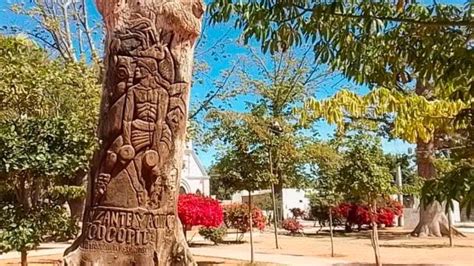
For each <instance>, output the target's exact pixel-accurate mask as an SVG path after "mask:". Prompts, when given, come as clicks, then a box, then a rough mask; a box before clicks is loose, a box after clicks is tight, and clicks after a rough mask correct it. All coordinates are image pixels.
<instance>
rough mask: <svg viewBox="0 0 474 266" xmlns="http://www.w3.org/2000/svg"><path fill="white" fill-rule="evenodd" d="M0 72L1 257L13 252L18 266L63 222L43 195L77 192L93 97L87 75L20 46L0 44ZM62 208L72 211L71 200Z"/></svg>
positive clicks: (90, 133)
mask: <svg viewBox="0 0 474 266" xmlns="http://www.w3.org/2000/svg"><path fill="white" fill-rule="evenodd" d="M0 68H1V69H2V76H1V78H0V98H1V101H2V102H1V105H0V158H1V162H2V163H0V187H1V188H2V191H7V192H8V193H7V195H12V196H11V197H9V198H8V200H5V201H3V200H2V201H1V202H2V207H4V208H5V209H4V214H5V215H4V216H3V219H4V221H5V222H2V223H0V224H1V226H2V228H1V230H0V231H1V232H2V233H1V237H0V238H1V239H2V242H3V243H2V244H3V245H2V247H3V248H4V249H6V250H12V249H15V250H18V251H21V253H22V261H23V262H22V263H23V264H25V263H26V254H27V251H28V250H30V249H33V248H35V247H37V246H38V244H39V242H40V241H41V240H42V239H43V238H44V237H45V236H46V235H47V234H52V233H54V232H53V231H54V230H56V229H54V227H53V225H58V226H60V225H64V222H61V219H65V218H68V217H67V216H65V215H64V210H63V209H62V207H61V204H62V202H61V201H57V197H56V196H57V193H56V195H53V193H52V191H50V190H51V189H52V188H53V187H54V186H56V185H70V187H68V188H69V189H67V191H62V192H63V193H62V194H63V195H67V194H74V193H73V191H76V192H77V193H76V194H79V195H81V193H80V192H79V191H81V190H82V192H83V191H84V190H83V188H82V187H76V186H74V180H75V179H74V174H75V173H77V172H79V171H82V172H85V171H86V169H87V165H88V160H89V157H90V156H91V153H92V150H93V149H94V146H95V137H94V136H95V134H94V131H95V120H96V115H97V111H96V108H95V104H96V103H97V102H98V98H99V95H98V90H97V87H96V85H95V78H94V76H95V75H94V72H93V71H92V70H91V69H89V68H88V67H87V66H85V65H83V64H76V63H65V62H63V61H61V60H50V59H48V56H47V54H46V53H45V52H44V51H43V50H42V49H40V48H38V47H37V46H36V45H35V44H33V43H32V42H31V41H30V40H27V39H24V38H15V37H4V36H0ZM77 87H80V88H82V91H80V92H78V91H77ZM71 95H73V96H74V97H71ZM65 200H66V201H67V202H68V203H69V204H70V206H71V210H72V211H73V206H72V204H71V203H72V202H73V201H74V199H72V198H67V197H66V198H65ZM61 211H62V212H61ZM25 214H28V215H26V216H25ZM3 226H7V227H8V228H3ZM69 237H71V235H70V236H69Z"/></svg>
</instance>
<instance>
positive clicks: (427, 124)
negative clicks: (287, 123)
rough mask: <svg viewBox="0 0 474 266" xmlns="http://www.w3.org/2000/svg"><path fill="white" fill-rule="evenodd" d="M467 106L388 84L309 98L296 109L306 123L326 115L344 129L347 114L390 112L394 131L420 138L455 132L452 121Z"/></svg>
mask: <svg viewBox="0 0 474 266" xmlns="http://www.w3.org/2000/svg"><path fill="white" fill-rule="evenodd" d="M465 106H466V105H465V103H463V102H462V101H450V100H434V101H428V100H427V99H426V98H425V97H423V96H418V95H416V94H414V93H413V94H403V93H401V92H398V91H391V90H388V89H386V88H378V89H375V90H373V91H371V92H369V93H368V94H366V95H363V96H360V95H357V94H356V93H354V92H351V91H349V90H346V89H345V90H341V91H340V92H338V93H337V94H335V95H334V96H333V97H331V98H329V99H326V100H317V99H314V98H313V99H310V100H308V101H307V102H306V103H305V105H304V107H303V109H300V110H298V111H297V112H299V114H300V116H301V120H302V122H303V123H305V122H307V121H311V120H314V119H316V118H323V119H326V120H327V121H328V123H330V124H335V125H337V126H338V127H339V128H340V129H344V127H345V126H346V123H347V122H348V118H350V119H366V120H367V121H377V120H381V119H382V118H383V117H384V116H390V120H391V122H392V123H391V124H392V125H393V126H392V127H391V134H392V135H393V136H395V137H399V138H402V139H404V140H406V141H409V142H416V141H417V139H421V140H424V141H428V140H430V139H431V137H432V136H433V134H434V133H435V130H438V131H439V130H442V131H444V132H452V131H453V130H454V127H453V126H452V123H451V122H452V120H453V118H454V117H455V116H456V115H457V114H458V113H459V111H460V110H461V109H463V108H464V107H465ZM461 126H462V125H461Z"/></svg>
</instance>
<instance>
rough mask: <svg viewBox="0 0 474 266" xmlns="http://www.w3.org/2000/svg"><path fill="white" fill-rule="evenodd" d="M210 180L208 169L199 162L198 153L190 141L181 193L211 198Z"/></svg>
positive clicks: (185, 157)
mask: <svg viewBox="0 0 474 266" xmlns="http://www.w3.org/2000/svg"><path fill="white" fill-rule="evenodd" d="M209 180H210V177H209V175H208V174H207V172H206V169H205V168H204V166H203V165H202V163H201V161H200V160H199V157H198V156H197V154H196V152H195V151H194V150H193V144H192V142H191V141H190V142H188V143H186V149H185V151H184V158H183V170H182V172H181V184H180V188H179V193H180V194H184V193H195V194H202V195H205V196H209V195H210V186H209Z"/></svg>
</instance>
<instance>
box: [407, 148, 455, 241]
mask: <svg viewBox="0 0 474 266" xmlns="http://www.w3.org/2000/svg"><path fill="white" fill-rule="evenodd" d="M434 150H435V145H434V143H433V141H431V142H428V143H425V142H423V141H421V140H420V141H418V143H417V148H416V151H417V166H418V175H419V176H421V177H422V178H424V179H425V180H429V179H432V178H435V177H436V168H435V166H434V164H433V160H434V158H433V156H434ZM411 234H412V235H413V236H419V237H426V236H436V237H442V236H448V235H449V224H448V218H447V217H446V215H445V213H444V210H443V207H442V205H441V204H440V203H439V202H437V201H435V202H433V203H431V204H429V205H428V206H423V204H421V205H420V221H419V222H418V225H417V226H416V227H415V229H414V230H413V231H412V233H411Z"/></svg>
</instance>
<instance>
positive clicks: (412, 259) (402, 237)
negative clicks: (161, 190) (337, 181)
mask: <svg viewBox="0 0 474 266" xmlns="http://www.w3.org/2000/svg"><path fill="white" fill-rule="evenodd" d="M466 235H467V237H465V238H460V237H456V238H455V239H454V243H455V247H452V248H451V247H449V239H447V238H414V237H411V236H409V234H408V232H407V231H402V230H399V229H386V230H382V231H380V245H381V255H382V261H383V262H384V264H385V265H474V234H472V233H471V234H466ZM368 237H369V232H368V231H364V232H360V233H357V232H356V233H351V234H344V233H342V232H338V233H336V236H335V239H334V244H335V253H336V258H334V265H338V264H337V263H336V262H337V261H338V260H339V261H341V260H343V261H347V262H351V263H350V264H351V265H361V264H368V263H372V262H373V261H374V258H373V250H372V247H371V245H370V240H369V238H368ZM279 242H280V246H281V249H278V250H277V249H275V247H274V236H273V234H272V233H271V232H265V233H260V234H257V235H256V236H255V257H256V259H257V260H258V258H259V255H261V256H262V254H283V255H287V257H288V256H294V257H295V258H296V257H298V258H305V259H307V261H308V265H316V264H313V263H311V261H312V260H316V259H317V258H324V259H331V257H330V239H329V237H328V234H327V232H322V233H319V234H306V235H304V236H302V235H299V236H289V235H279ZM193 243H194V244H193V245H192V246H193V249H194V250H196V251H198V250H199V249H209V248H212V251H213V252H212V254H216V256H219V257H221V258H212V257H197V261H198V262H200V264H199V265H245V263H243V262H241V261H237V260H229V259H225V257H226V256H225V255H226V254H231V253H236V252H243V251H246V252H247V251H248V250H249V244H248V243H243V244H221V245H219V246H213V245H211V244H210V243H207V242H204V241H202V240H194V241H193ZM214 251H215V252H214ZM217 254H218V255H217ZM245 254H247V253H245ZM60 257H61V255H60V254H58V255H53V256H45V257H31V258H30V262H31V263H30V264H29V265H41V266H43V265H58V264H57V262H58V260H59V259H60ZM247 258H248V257H242V260H246V259H247ZM18 262H19V261H18V259H14V260H0V265H18ZM261 265H262V264H261ZM266 265H276V264H266ZM339 265H341V264H339ZM345 265H348V264H345Z"/></svg>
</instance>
